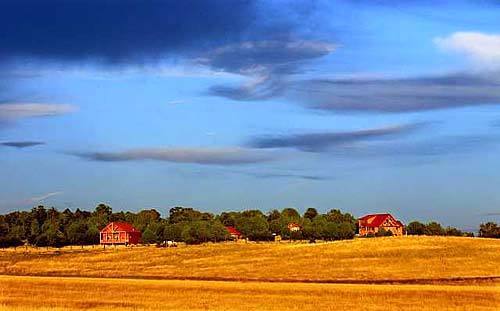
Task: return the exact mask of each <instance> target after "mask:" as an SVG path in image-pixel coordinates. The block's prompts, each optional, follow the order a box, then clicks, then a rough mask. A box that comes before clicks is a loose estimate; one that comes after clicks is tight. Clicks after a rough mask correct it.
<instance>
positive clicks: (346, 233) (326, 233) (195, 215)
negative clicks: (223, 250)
mask: <svg viewBox="0 0 500 311" xmlns="http://www.w3.org/2000/svg"><path fill="white" fill-rule="evenodd" d="M112 221H126V222H129V223H131V224H133V225H134V226H135V227H136V228H137V229H138V230H140V231H141V232H142V242H143V243H145V244H154V243H161V242H162V241H166V240H172V241H178V242H185V243H188V244H197V243H203V242H218V241H224V240H227V239H228V238H229V234H228V232H227V230H226V228H225V227H226V226H233V227H235V228H236V229H237V230H239V231H240V232H241V233H242V234H243V235H244V237H245V238H248V239H249V240H252V241H269V240H272V239H274V235H281V236H282V237H283V238H284V239H294V240H295V239H324V240H339V239H352V238H353V237H354V235H355V230H356V220H355V218H354V217H353V216H352V215H350V214H347V213H345V214H344V213H342V212H341V211H339V210H331V211H330V212H328V213H327V214H319V213H318V212H317V211H316V210H315V209H312V208H310V209H308V210H307V211H306V213H305V214H304V215H300V214H299V212H298V211H297V210H295V209H293V208H285V209H283V210H282V211H278V210H273V211H271V212H269V213H267V214H264V213H263V212H261V211H259V210H246V211H241V212H223V213H221V214H220V215H215V214H212V213H206V212H201V211H198V210H195V209H193V208H188V207H174V208H171V209H170V210H169V213H168V217H167V218H162V217H161V215H160V213H159V212H158V211H157V210H155V209H148V210H141V211H140V212H138V213H132V212H123V211H120V212H115V213H114V212H113V211H112V209H111V207H110V206H108V205H106V204H99V205H97V207H96V208H95V209H94V211H93V212H89V211H82V210H80V209H77V210H76V211H74V212H72V211H71V210H69V209H65V210H64V211H62V212H60V211H58V210H57V209H55V208H53V207H51V208H48V209H47V208H45V207H44V206H37V207H34V208H33V209H32V210H31V211H17V212H12V213H9V214H6V215H0V247H7V246H20V245H24V244H29V245H34V246H55V247H61V246H64V245H93V244H98V243H99V231H100V230H101V229H102V228H104V227H105V226H106V225H107V224H108V223H109V222H112ZM290 222H296V223H298V224H300V225H301V227H302V228H303V230H301V231H300V232H294V233H290V231H289V230H288V227H287V226H288V224H289V223H290Z"/></svg>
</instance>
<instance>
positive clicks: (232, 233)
mask: <svg viewBox="0 0 500 311" xmlns="http://www.w3.org/2000/svg"><path fill="white" fill-rule="evenodd" d="M226 230H227V232H229V234H230V235H237V236H240V235H241V232H239V231H238V230H236V228H235V227H231V226H227V227H226Z"/></svg>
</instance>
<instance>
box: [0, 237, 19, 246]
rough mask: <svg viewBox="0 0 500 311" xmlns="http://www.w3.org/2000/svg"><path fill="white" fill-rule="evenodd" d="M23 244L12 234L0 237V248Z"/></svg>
mask: <svg viewBox="0 0 500 311" xmlns="http://www.w3.org/2000/svg"><path fill="white" fill-rule="evenodd" d="M21 245H24V243H23V241H21V239H20V238H18V237H14V236H5V237H0V248H6V247H17V246H21Z"/></svg>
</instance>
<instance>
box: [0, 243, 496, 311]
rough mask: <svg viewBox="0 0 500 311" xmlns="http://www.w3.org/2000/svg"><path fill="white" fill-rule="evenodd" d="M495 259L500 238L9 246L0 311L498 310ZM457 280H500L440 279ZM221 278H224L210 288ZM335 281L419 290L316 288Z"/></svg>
mask: <svg viewBox="0 0 500 311" xmlns="http://www.w3.org/2000/svg"><path fill="white" fill-rule="evenodd" d="M499 262H500V241H499V240H492V239H471V238H451V237H448V238H445V237H402V238H377V239H357V240H353V241H341V242H334V243H320V244H316V245H314V244H305V243H304V244H301V243H295V244H294V243H292V244H289V243H281V244H275V243H262V244H257V243H249V244H245V243H243V244H235V243H226V244H207V245H199V246H180V247H178V248H171V249H157V248H155V247H136V248H124V247H121V248H117V249H113V248H112V249H109V248H108V249H106V250H103V249H102V248H99V247H96V248H85V249H83V250H82V249H80V248H78V247H76V248H75V247H74V248H73V249H69V248H65V249H62V250H60V251H57V250H54V249H49V250H47V249H28V250H25V249H21V248H20V249H17V250H12V249H9V250H3V251H0V274H3V276H0V311H4V310H14V311H17V310H78V309H92V310H113V309H120V310H144V309H146V310H152V309H155V310H164V309H173V310H207V309H210V310H301V311H302V310H332V309H335V310H344V309H359V308H363V309H369V310H403V309H404V310H443V309H453V310H498V309H500V283H499V282H500V281H499V279H498V278H499V276H500V265H499V264H498V263H499ZM33 276H43V277H33ZM50 276H52V277H50ZM69 276H71V277H69ZM457 277H473V278H478V277H496V280H490V281H487V282H485V281H483V282H478V281H476V282H470V281H467V282H458V283H457V282H446V281H444V280H443V279H448V278H457ZM117 278H120V279H117ZM145 278H146V279H145ZM173 278H184V279H191V280H172V279H173ZM196 279H205V281H200V280H196ZM217 279H219V280H221V279H224V280H230V281H222V282H221V281H207V280H217ZM417 279H429V280H433V281H432V282H431V283H433V284H420V285H417V284H416V283H417ZM238 280H240V281H242V280H244V281H246V282H238ZM249 280H258V281H259V282H249ZM284 280H288V281H293V282H295V283H291V282H280V281H284ZM339 280H341V281H348V282H365V283H370V282H372V281H374V280H400V281H404V280H406V281H409V282H413V283H415V284H412V285H403V284H397V285H396V284H393V285H388V284H384V285H380V284H379V285H373V284H372V285H370V284H320V283H318V282H326V281H339ZM269 281H273V282H269ZM304 281H307V282H313V283H304ZM314 282H316V283H314Z"/></svg>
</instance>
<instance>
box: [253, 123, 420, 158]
mask: <svg viewBox="0 0 500 311" xmlns="http://www.w3.org/2000/svg"><path fill="white" fill-rule="evenodd" d="M422 126H424V124H423V123H414V124H406V125H397V126H388V127H382V128H374V129H365V130H357V131H346V132H322V133H305V134H295V135H282V136H262V137H257V138H254V139H253V140H252V141H251V142H250V143H249V146H251V147H254V148H264V149H266V148H296V149H299V150H302V151H309V152H325V151H328V150H329V149H331V147H333V146H338V145H343V144H349V143H356V142H361V141H367V140H374V139H390V138H394V137H399V136H401V135H404V134H408V133H410V132H412V131H414V130H416V129H419V128H421V127H422Z"/></svg>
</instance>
